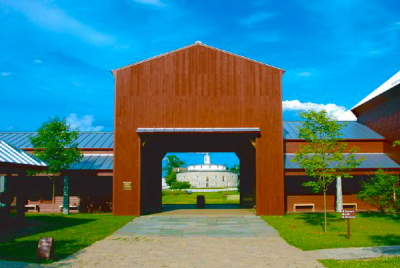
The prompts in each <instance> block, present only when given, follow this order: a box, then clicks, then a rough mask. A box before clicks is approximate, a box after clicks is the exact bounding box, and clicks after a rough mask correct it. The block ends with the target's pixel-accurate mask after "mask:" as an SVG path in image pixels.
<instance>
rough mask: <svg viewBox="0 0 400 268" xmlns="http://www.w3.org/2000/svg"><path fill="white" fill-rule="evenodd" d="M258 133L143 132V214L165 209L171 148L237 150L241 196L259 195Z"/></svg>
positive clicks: (253, 196) (214, 150) (206, 150)
mask: <svg viewBox="0 0 400 268" xmlns="http://www.w3.org/2000/svg"><path fill="white" fill-rule="evenodd" d="M256 137H257V135H256V134H243V133H240V134H239V133H224V134H222V133H202V134H192V133H187V134H142V135H140V140H141V148H140V150H141V151H140V155H141V157H140V165H141V174H140V210H141V214H142V215H143V214H148V213H153V212H159V211H161V210H162V192H161V191H162V181H161V177H162V168H161V165H160V162H161V161H162V159H163V157H164V156H165V154H166V153H167V152H234V153H236V155H237V156H238V158H239V160H240V169H241V170H240V198H241V199H242V198H243V197H252V198H254V200H256V197H255V192H256V191H255V185H256V184H255V179H256V175H255V174H256V173H255V171H256V160H255V157H256V149H255V146H254V144H255V139H256Z"/></svg>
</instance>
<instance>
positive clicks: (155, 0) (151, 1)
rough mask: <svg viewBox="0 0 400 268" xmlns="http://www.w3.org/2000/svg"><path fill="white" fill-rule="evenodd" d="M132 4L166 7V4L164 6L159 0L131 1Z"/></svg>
mask: <svg viewBox="0 0 400 268" xmlns="http://www.w3.org/2000/svg"><path fill="white" fill-rule="evenodd" d="M133 2H135V3H140V4H146V5H152V6H158V7H164V6H166V4H164V3H163V2H161V1H160V0H133Z"/></svg>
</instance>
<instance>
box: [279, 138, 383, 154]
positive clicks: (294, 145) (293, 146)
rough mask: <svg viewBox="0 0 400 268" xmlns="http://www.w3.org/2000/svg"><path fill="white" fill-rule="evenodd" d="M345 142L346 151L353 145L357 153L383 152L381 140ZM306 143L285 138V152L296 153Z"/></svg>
mask: <svg viewBox="0 0 400 268" xmlns="http://www.w3.org/2000/svg"><path fill="white" fill-rule="evenodd" d="M344 142H345V143H346V144H347V147H346V149H347V150H346V151H349V150H350V149H353V148H354V147H356V148H358V151H357V152H358V153H383V152H384V141H383V140H369V141H365V140H360V141H346V140H345V141H344ZM302 145H303V146H304V145H307V142H305V141H297V140H285V141H284V146H285V153H288V154H292V153H296V152H297V151H298V150H299V149H300V146H302Z"/></svg>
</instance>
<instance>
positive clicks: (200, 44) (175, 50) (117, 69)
mask: <svg viewBox="0 0 400 268" xmlns="http://www.w3.org/2000/svg"><path fill="white" fill-rule="evenodd" d="M194 46H203V47H207V48H210V49H213V50H216V51H220V52H222V53H225V54H229V55H231V56H234V57H238V58H242V59H245V60H248V61H251V62H254V63H257V64H261V65H264V66H267V67H270V68H273V69H276V70H279V71H282V72H283V73H284V72H285V70H284V69H281V68H278V67H276V66H273V65H270V64H267V63H264V62H261V61H257V60H253V59H250V58H248V57H245V56H242V55H239V54H235V53H232V52H229V51H226V50H223V49H220V48H216V47H213V46H210V45H206V44H204V43H194V44H190V45H187V46H183V47H181V48H178V49H174V50H171V51H168V52H165V53H161V54H158V55H155V56H153V57H150V58H147V59H144V60H141V61H137V62H134V63H132V64H128V65H125V66H122V67H119V68H116V69H113V70H111V73H113V74H115V73H116V72H118V71H120V70H123V69H126V68H129V67H132V66H135V65H139V64H142V63H145V62H148V61H151V60H154V59H158V58H161V57H164V56H167V55H169V54H172V53H175V52H178V51H181V50H184V49H188V48H190V47H194Z"/></svg>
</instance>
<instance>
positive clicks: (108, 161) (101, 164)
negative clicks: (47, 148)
mask: <svg viewBox="0 0 400 268" xmlns="http://www.w3.org/2000/svg"><path fill="white" fill-rule="evenodd" d="M113 161H114V156H113V155H112V154H87V155H84V156H83V158H82V160H81V162H79V163H77V164H73V165H71V166H70V167H69V170H112V169H113Z"/></svg>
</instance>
